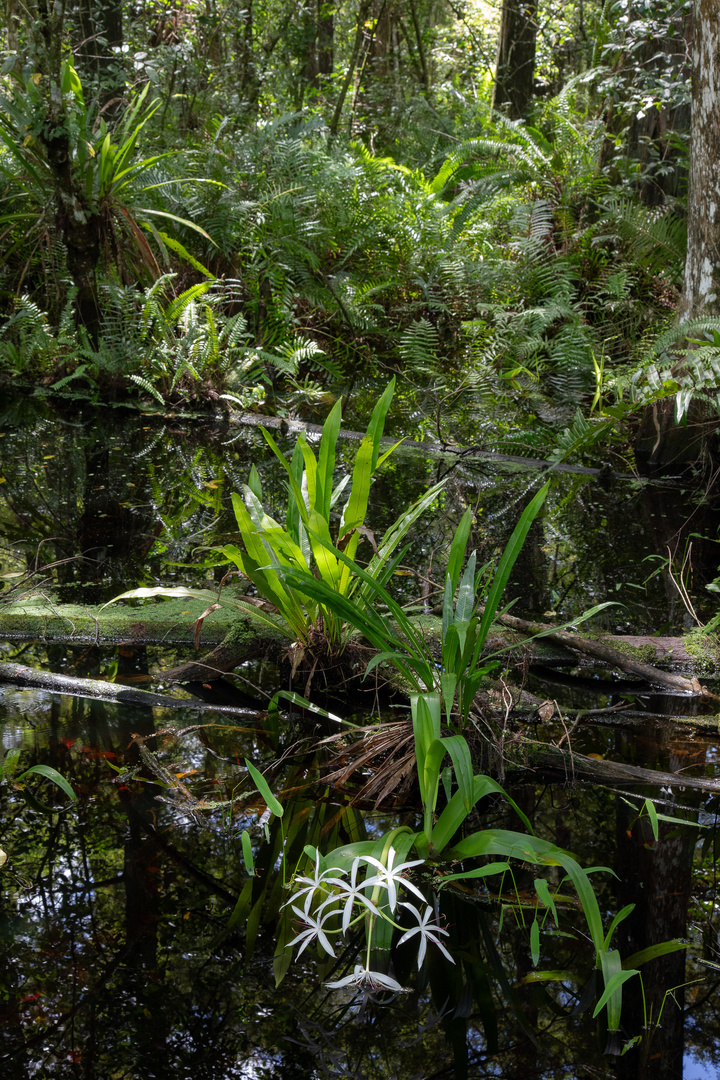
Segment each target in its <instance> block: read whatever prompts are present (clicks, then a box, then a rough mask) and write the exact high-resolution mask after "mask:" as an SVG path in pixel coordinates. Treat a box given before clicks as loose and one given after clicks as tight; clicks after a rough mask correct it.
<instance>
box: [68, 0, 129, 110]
mask: <svg viewBox="0 0 720 1080" xmlns="http://www.w3.org/2000/svg"><path fill="white" fill-rule="evenodd" d="M78 17H79V20H80V41H79V43H78V44H77V49H76V59H77V65H78V72H79V75H80V80H81V82H82V83H83V86H84V88H85V92H86V94H87V95H88V97H89V96H97V99H98V102H99V105H100V109H101V111H102V113H103V115H104V116H105V119H106V120H109V119H111V118H112V117H113V116H114V115H115V114H116V113H117V111H118V109H119V107H120V105H121V104H122V99H123V96H124V94H125V73H124V70H123V60H122V52H121V46H122V44H123V21H122V2H121V0H80V5H79V8H78Z"/></svg>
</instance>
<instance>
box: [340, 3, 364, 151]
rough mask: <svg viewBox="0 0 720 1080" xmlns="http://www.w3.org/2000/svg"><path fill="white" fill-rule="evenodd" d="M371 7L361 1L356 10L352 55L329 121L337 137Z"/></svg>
mask: <svg viewBox="0 0 720 1080" xmlns="http://www.w3.org/2000/svg"><path fill="white" fill-rule="evenodd" d="M371 7H372V0H361V3H360V6H359V8H358V15H357V23H356V26H355V41H354V44H353V50H352V54H351V56H350V63H349V64H348V69H347V73H346V75H345V78H344V80H343V84H342V87H341V89H340V96H339V97H338V100H337V104H336V105H335V111H334V113H333V117H332V120H331V121H330V134H331V135H337V133H338V126H339V124H340V117H341V116H342V110H343V105H344V104H345V98H346V97H347V92H348V90H349V88H350V83H351V82H352V79H353V75H354V74H355V68H356V66H357V62H358V60H359V58H360V48H361V46H362V41H363V34H364V33H365V20H366V19H367V17H368V15H369V13H370V8H371Z"/></svg>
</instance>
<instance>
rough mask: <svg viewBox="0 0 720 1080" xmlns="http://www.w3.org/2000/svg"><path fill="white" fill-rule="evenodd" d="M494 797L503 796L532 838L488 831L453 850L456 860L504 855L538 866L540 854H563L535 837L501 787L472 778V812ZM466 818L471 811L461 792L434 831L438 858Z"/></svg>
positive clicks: (456, 795)
mask: <svg viewBox="0 0 720 1080" xmlns="http://www.w3.org/2000/svg"><path fill="white" fill-rule="evenodd" d="M491 794H497V795H502V796H503V798H504V799H506V800H507V801H508V803H509V804H510V806H512V808H513V810H514V811H515V813H516V814H517V815H518V817H519V818H520V820H521V821H522V823H523V825H524V826H525V827H526V828H527V829H528V830H529V832H530V833H531V835H530V836H525V835H524V834H523V833H514V832H509V831H506V830H502V829H485V830H483V831H482V832H477V833H472V834H471V835H470V836H467V837H465V839H464V840H461V841H460V842H459V843H458V844H456V845H455V846H454V847H453V849H452V850H453V854H454V855H457V858H471V857H472V856H474V855H504V856H506V857H508V858H515V859H524V860H525V861H527V862H535V861H537V860H538V855H539V853H549V852H551V851H552V852H554V851H556V850H557V851H559V850H560V849H559V848H556V845H555V844H549V843H547V841H543V840H539V839H538V837H536V836H533V835H532V825H531V824H530V822H529V821H528V819H527V817H526V815H525V814H524V813H523V812H522V810H521V809H520V808H519V806H518V805H517V804H516V803H515V802H514V800H513V799H511V798H510V796H509V795H508V794H507V792H506V791H504V790H503V788H502V787H501V786H500V784H498V783H497V782H496V781H495V780H492V779H491V778H490V777H489V776H475V777H474V778H473V793H472V798H471V806H470V808H471V809H472V807H473V806H474V805H475V803H477V802H479V801H480V799H482V798H484V797H485V796H486V795H491ZM467 815H468V811H467V809H466V807H465V802H464V800H463V799H462V798H461V797H460V792H459V791H456V792H455V794H454V795H453V797H452V799H451V800H450V802H449V803H448V804H447V806H446V807H445V809H444V810H443V812H442V813H441V814H440V817H439V818H438V820H437V823H436V825H435V828H434V829H433V834H432V844H433V849H434V851H435V854H439V853H440V852H441V851H443V849H444V848H445V847H447V845H448V844H449V843H450V841H451V840H452V838H453V836H454V835H455V833H456V832H457V830H458V829H459V828H460V826H461V825H462V823H463V821H464V820H465V818H466V817H467ZM544 845H547V846H544ZM523 852H524V853H523Z"/></svg>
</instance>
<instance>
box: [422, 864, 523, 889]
mask: <svg viewBox="0 0 720 1080" xmlns="http://www.w3.org/2000/svg"><path fill="white" fill-rule="evenodd" d="M509 869H510V863H509V862H494V863H488V865H487V866H475V867H473V869H472V870H462V871H460V872H459V873H457V874H443V875H442V877H440V878H438V879H437V881H436V882H435V884H436V885H437V887H438V888H440V889H442V887H443V886H444V885H447V884H448V883H449V882H451V881H465V880H466V879H467V880H468V881H471V880H475V879H477V878H486V877H495V875H496V874H505V873H507V871H508V870H509Z"/></svg>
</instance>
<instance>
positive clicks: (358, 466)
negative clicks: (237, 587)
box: [110, 379, 444, 685]
mask: <svg viewBox="0 0 720 1080" xmlns="http://www.w3.org/2000/svg"><path fill="white" fill-rule="evenodd" d="M394 389H395V380H394V379H393V380H392V382H391V383H390V384H389V386H388V387H387V389H386V390H385V392H384V393H383V395H382V397H381V398H380V400H379V401H378V402H377V404H376V405H375V408H374V409H373V413H372V417H371V419H370V423H369V425H368V428H367V433H366V434H365V437H364V438H363V440H362V442H361V443H360V447H359V448H358V451H357V453H356V455H355V462H354V465H353V469H352V473H351V474H350V473H346V474H345V476H344V477H343V478H342V479H341V480H340V482H339V483H338V484H337V485H336V484H335V482H334V475H335V470H336V448H337V440H338V436H339V433H340V423H341V409H342V401H341V400H340V401H338V402H336V404H335V405H334V406H333V408H332V410H331V412H330V414H329V416H328V418H327V420H326V421H325V424H324V425H323V430H322V434H321V438H320V445H319V449H318V455H317V457H316V456H315V453H314V451H313V450H312V448H311V447H310V445H309V444H308V441H307V439H306V438H305V435H304V433H302V434H301V435H300V436H299V438H298V440H297V443H296V444H295V450H294V452H293V455H292V459H291V461H290V462H288V461H287V459H286V458H285V455H284V454H283V453H282V451H281V450H280V448H279V447H278V445H277V443H276V442H275V440H274V439H273V437H272V436H271V435H270V434H269V432H267V431H266V430H265V429H261V430H262V432H263V435H264V436H265V439H266V440H267V442H268V445H269V446H270V448H271V450H272V451H273V453H274V454H275V456H276V457H277V459H278V461H279V462H280V464H281V465H282V466H283V468H284V469H285V471H286V473H287V479H288V508H287V513H286V517H285V525H284V526H283V525H281V524H280V523H279V522H277V521H275V520H274V518H271V517H270V515H269V514H267V513H266V512H265V508H264V506H263V491H262V486H261V483H260V477H259V475H258V471H257V469H256V468H255V466H253V467H252V468H251V470H250V475H249V478H248V483H247V484H246V485H244V487H243V490H242V496H241V495H238V494H234V495H233V499H232V502H233V509H234V510H235V517H236V519H237V523H238V527H239V530H240V540H241V544H242V546H239V545H238V544H226V545H225V547H223V549H222V553H223V554H224V556H225V557H226V558H227V559H228V560H229V561H230V562H231V563H233V564H234V565H235V566H236V567H237V569H238V571H239V572H240V573H241V574H242V575H243V576H245V577H246V578H248V579H249V580H250V581H251V582H252V584H253V585H254V586H255V589H256V591H257V594H258V597H257V598H255V597H252V598H250V597H245V598H242V597H239V598H232V599H227V600H224V602H226V603H228V604H230V605H231V606H234V607H236V608H239V609H240V610H244V611H248V610H250V611H252V613H253V615H254V617H255V618H256V619H257V620H258V621H260V622H265V623H266V624H267V625H269V626H271V627H272V629H273V630H277V628H278V616H279V617H280V619H281V620H282V623H283V624H284V628H285V629H286V631H287V634H288V636H290V637H291V638H293V639H294V641H295V642H296V644H297V648H296V649H295V650H294V660H295V661H296V663H298V664H299V663H300V661H301V660H302V658H303V655H304V654H305V652H306V651H308V652H310V653H312V654H313V655H314V656H315V657H316V658H317V657H319V656H321V655H323V654H325V655H338V654H340V653H341V652H342V651H343V649H344V648H345V646H346V645H347V643H348V641H349V640H350V638H351V637H352V635H353V633H355V631H360V632H363V633H364V632H365V630H364V619H365V618H367V619H370V620H371V621H372V622H373V624H374V623H375V622H377V621H380V622H382V619H381V616H379V615H377V614H376V613H375V612H373V611H372V609H371V606H372V604H374V603H376V602H377V600H378V597H379V596H380V597H384V596H386V595H387V593H386V591H385V585H386V584H387V582H388V580H389V578H390V577H391V576H392V574H393V573H394V572H395V569H396V567H397V565H398V563H399V562H400V560H401V559H402V556H403V554H404V549H402V548H400V545H401V543H402V541H403V539H404V537H405V536H406V534H407V532H408V530H409V529H410V528H411V526H412V525H413V524H414V523H415V522H416V521H417V520H418V518H419V517H420V516H421V515H422V514H423V513H424V512H425V511H426V510H427V509H428V508H429V507H430V506H431V505H432V503H433V502H434V501H435V500H436V499H437V497H438V495H439V493H440V492H441V491H442V489H443V487H444V482H440V483H439V484H435V485H434V486H433V487H431V488H429V489H428V491H426V492H425V494H424V495H422V496H421V498H419V499H418V500H417V501H416V502H415V503H413V505H412V506H410V507H409V508H408V509H407V510H405V511H404V512H403V513H402V514H401V515H400V516H399V517H398V518H397V520H396V521H395V522H394V523H393V524H392V525H391V526H390V528H389V529H388V530H387V532H386V533H385V535H384V537H383V539H382V541H381V542H380V544H379V546H378V547H377V549H376V551H375V552H374V554H373V557H372V559H371V560H370V562H369V563H368V565H367V566H366V567H365V568H362V567H360V566H359V564H358V563H356V562H355V558H354V557H355V555H356V554H357V549H358V544H359V542H360V539H361V537H362V536H364V535H367V534H368V532H369V530H367V529H366V528H365V515H366V513H367V507H368V500H369V496H370V488H371V486H372V481H373V477H374V475H375V473H376V472H377V470H378V469H379V467H380V466H381V465H382V464H383V462H384V461H386V460H387V458H388V457H389V456H390V454H391V453H392V452H393V450H395V449H396V447H397V446H398V445H399V443H396V444H395V446H392V447H391V448H390V449H389V450H387V451H386V452H385V453H384V454H382V455H381V454H380V441H381V439H382V434H383V430H384V427H385V418H386V416H387V412H388V409H389V407H390V402H391V400H392V396H393V392H394ZM401 441H402V440H401ZM348 483H349V484H350V493H349V495H348V497H347V500H346V502H345V505H344V507H343V509H342V513H341V514H340V521H339V525H338V526H337V527H335V525H334V521H333V518H334V517H335V516H337V515H336V514H334V508H335V507H336V505H337V504H338V503H339V501H340V499H341V497H342V495H343V494H344V492H345V489H346V487H347V485H348ZM294 574H296V575H297V581H298V582H299V586H298V587H296V585H295V578H294V577H293V575H294ZM308 582H314V583H317V585H318V586H319V587H320V588H321V590H322V593H321V595H319V596H314V595H312V593H311V592H310V591H309V589H308V588H306V584H307V583H308ZM146 597H148V598H149V597H165V598H180V597H188V598H196V599H201V600H207V601H209V602H210V603H211V604H214V603H215V602H216V601H217V600H218V595H217V594H216V593H213V592H210V591H209V590H197V589H187V588H185V587H183V586H177V587H172V588H164V587H153V588H145V587H143V588H139V589H132V590H130V591H129V592H125V593H122V594H121V595H120V596H116V597H114V599H113V600H112V601H110V603H114V602H115V600H129V599H138V598H146ZM393 604H394V609H393V610H395V609H396V610H397V611H399V612H400V614H401V616H402V617H403V618H404V619H405V620H406V621H407V618H406V616H405V615H404V613H403V612H402V609H401V608H400V607H399V605H397V604H395V603H394V601H393ZM268 609H269V610H268ZM211 610H214V608H211V607H209V608H208V609H207V611H206V612H204V613H203V615H202V616H200V621H202V619H203V618H205V616H206V615H208V614H209V613H210V611H211ZM366 636H367V635H366ZM370 640H372V638H371V639H370ZM416 644H417V647H418V650H420V649H421V648H422V646H421V642H420V639H418V640H417V642H416ZM424 663H425V667H426V669H427V670H428V671H430V669H431V668H432V661H431V659H430V657H429V654H426V657H425V661H424ZM430 685H431V684H430Z"/></svg>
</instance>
